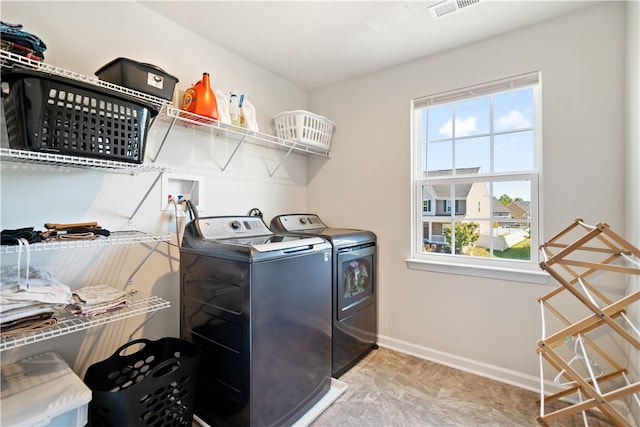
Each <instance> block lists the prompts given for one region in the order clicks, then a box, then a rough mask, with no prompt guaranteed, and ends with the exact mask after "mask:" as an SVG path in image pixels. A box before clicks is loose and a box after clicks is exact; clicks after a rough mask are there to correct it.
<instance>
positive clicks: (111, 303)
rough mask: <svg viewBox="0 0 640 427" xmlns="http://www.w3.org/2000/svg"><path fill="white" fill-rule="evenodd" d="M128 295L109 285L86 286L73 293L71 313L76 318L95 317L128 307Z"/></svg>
mask: <svg viewBox="0 0 640 427" xmlns="http://www.w3.org/2000/svg"><path fill="white" fill-rule="evenodd" d="M127 303H128V302H127V293H126V292H125V291H121V290H119V289H115V288H112V287H109V286H107V285H102V284H101V285H93V286H85V287H83V288H80V289H78V290H75V291H74V292H73V305H72V306H71V307H70V311H71V312H72V313H73V314H75V315H76V316H95V315H98V314H103V313H109V312H112V311H115V310H120V309H121V308H123V307H125V306H126V305H127Z"/></svg>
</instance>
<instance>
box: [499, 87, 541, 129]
mask: <svg viewBox="0 0 640 427" xmlns="http://www.w3.org/2000/svg"><path fill="white" fill-rule="evenodd" d="M493 119H494V122H493V131H494V132H504V131H510V130H517V129H530V128H532V127H533V89H531V88H526V89H521V90H514V91H512V92H507V93H501V94H499V95H494V97H493Z"/></svg>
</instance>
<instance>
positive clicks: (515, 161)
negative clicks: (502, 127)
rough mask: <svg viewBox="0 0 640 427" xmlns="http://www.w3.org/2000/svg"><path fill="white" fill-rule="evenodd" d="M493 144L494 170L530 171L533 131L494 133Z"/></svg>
mask: <svg viewBox="0 0 640 427" xmlns="http://www.w3.org/2000/svg"><path fill="white" fill-rule="evenodd" d="M493 144H494V149H493V153H494V160H493V170H494V172H516V171H531V170H533V169H534V164H533V159H534V148H533V131H525V132H515V133H508V134H504V135H496V136H494V139H493Z"/></svg>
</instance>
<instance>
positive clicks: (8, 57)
mask: <svg viewBox="0 0 640 427" xmlns="http://www.w3.org/2000/svg"><path fill="white" fill-rule="evenodd" d="M0 60H1V64H2V68H3V69H11V68H27V69H32V70H36V71H41V72H44V73H49V74H56V75H59V76H63V77H67V78H69V79H73V80H78V81H81V82H85V83H90V84H93V85H96V86H101V87H104V88H107V89H110V90H113V91H115V92H119V93H122V94H125V95H128V96H132V97H134V98H138V99H140V100H142V101H144V102H146V103H148V104H151V105H153V106H155V107H157V108H160V107H161V106H162V105H164V104H166V103H168V102H170V101H168V100H166V99H163V98H158V97H157V96H153V95H149V94H146V93H144V92H138V91H136V90H133V89H129V88H126V87H122V86H119V85H116V84H113V83H109V82H105V81H103V80H100V79H98V78H97V77H90V76H85V75H83V74H80V73H76V72H74V71H69V70H65V69H64V68H60V67H56V66H54V65H49V64H46V63H44V62H40V61H35V60H33V59H30V58H27V57H25V56H22V55H17V54H15V53H11V52H8V51H6V50H0Z"/></svg>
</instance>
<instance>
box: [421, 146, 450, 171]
mask: <svg viewBox="0 0 640 427" xmlns="http://www.w3.org/2000/svg"><path fill="white" fill-rule="evenodd" d="M451 169H453V143H452V142H451V140H448V141H442V142H430V143H428V144H427V171H429V172H431V171H437V170H449V171H451ZM449 174H451V172H449Z"/></svg>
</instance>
